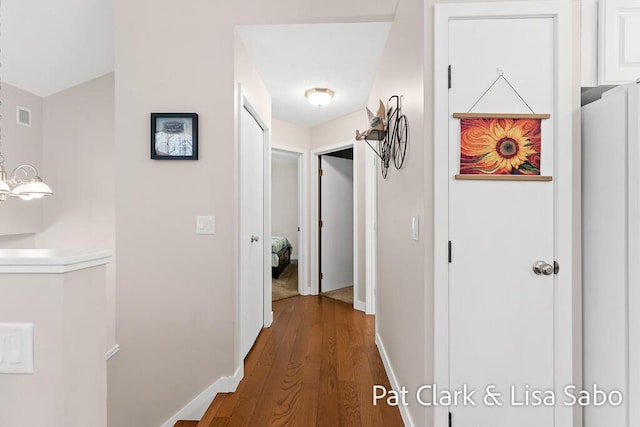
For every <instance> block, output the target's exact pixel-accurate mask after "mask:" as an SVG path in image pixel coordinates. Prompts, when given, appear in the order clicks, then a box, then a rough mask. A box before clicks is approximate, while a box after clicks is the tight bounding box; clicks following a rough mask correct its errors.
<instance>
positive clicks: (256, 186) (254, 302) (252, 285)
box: [239, 108, 268, 358]
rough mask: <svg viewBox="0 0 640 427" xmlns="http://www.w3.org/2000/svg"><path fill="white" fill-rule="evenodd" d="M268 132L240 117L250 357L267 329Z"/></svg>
mask: <svg viewBox="0 0 640 427" xmlns="http://www.w3.org/2000/svg"><path fill="white" fill-rule="evenodd" d="M263 169H264V129H263V128H262V127H261V126H260V124H259V123H258V122H257V121H256V119H255V118H254V117H253V115H252V114H251V113H250V112H249V111H248V110H247V109H246V108H242V112H241V117H240V261H239V262H240V351H241V356H242V358H244V357H246V355H247V353H249V350H251V347H252V346H253V343H254V342H255V341H256V338H257V337H258V334H259V333H260V330H261V329H262V326H263V311H264V305H263V302H264V283H263V282H264V245H263V241H262V239H264V238H268V236H267V237H265V236H264V222H263V221H264V219H263V216H264V174H263Z"/></svg>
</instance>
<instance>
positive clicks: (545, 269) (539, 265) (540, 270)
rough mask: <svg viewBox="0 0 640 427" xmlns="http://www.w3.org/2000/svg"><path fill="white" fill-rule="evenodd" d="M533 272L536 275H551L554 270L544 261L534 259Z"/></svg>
mask: <svg viewBox="0 0 640 427" xmlns="http://www.w3.org/2000/svg"><path fill="white" fill-rule="evenodd" d="M533 272H534V273H536V274H537V275H538V276H551V275H552V274H553V272H554V268H553V265H551V264H547V263H546V262H544V261H536V262H534V263H533Z"/></svg>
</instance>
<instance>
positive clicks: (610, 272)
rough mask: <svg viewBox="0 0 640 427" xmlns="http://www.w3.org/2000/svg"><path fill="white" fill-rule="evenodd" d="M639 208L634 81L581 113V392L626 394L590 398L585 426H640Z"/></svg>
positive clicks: (638, 92)
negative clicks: (607, 399) (598, 399)
mask: <svg viewBox="0 0 640 427" xmlns="http://www.w3.org/2000/svg"><path fill="white" fill-rule="evenodd" d="M639 203H640V84H638V83H635V84H629V85H625V86H619V87H616V88H614V89H611V90H610V91H608V92H605V93H604V94H603V96H602V98H601V99H600V100H598V101H595V102H593V103H591V104H588V105H585V106H584V107H583V108H582V273H583V363H584V364H583V370H584V375H583V378H584V385H583V388H584V389H586V390H588V391H589V392H590V394H591V396H593V395H594V387H597V388H598V389H599V390H602V391H605V392H606V393H611V392H612V391H613V390H617V391H619V392H620V394H621V395H622V396H623V401H622V403H621V404H620V405H615V404H613V405H612V404H611V402H608V403H607V404H606V405H603V406H598V405H597V404H596V402H594V401H593V399H592V401H591V402H590V404H589V405H588V406H585V407H584V421H585V422H584V426H585V427H638V426H640V207H639ZM600 396H602V395H600ZM614 403H616V402H614Z"/></svg>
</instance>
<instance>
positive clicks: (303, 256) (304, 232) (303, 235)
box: [269, 145, 311, 295]
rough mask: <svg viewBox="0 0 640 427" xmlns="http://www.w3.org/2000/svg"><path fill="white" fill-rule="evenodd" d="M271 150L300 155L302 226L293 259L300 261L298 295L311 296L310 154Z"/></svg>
mask: <svg viewBox="0 0 640 427" xmlns="http://www.w3.org/2000/svg"><path fill="white" fill-rule="evenodd" d="M271 150H272V151H280V152H286V153H295V154H297V155H298V224H299V225H300V232H299V233H298V258H291V259H298V293H299V294H300V295H309V294H310V293H311V292H310V291H311V289H310V285H309V257H308V256H307V247H308V246H309V245H308V242H309V224H308V218H309V201H308V200H309V195H308V192H307V187H308V185H307V184H308V182H309V171H308V167H307V164H308V163H309V160H308V159H309V152H308V151H307V150H302V149H299V148H294V147H285V146H281V145H272V146H271ZM269 197H271V192H269ZM269 265H271V264H269Z"/></svg>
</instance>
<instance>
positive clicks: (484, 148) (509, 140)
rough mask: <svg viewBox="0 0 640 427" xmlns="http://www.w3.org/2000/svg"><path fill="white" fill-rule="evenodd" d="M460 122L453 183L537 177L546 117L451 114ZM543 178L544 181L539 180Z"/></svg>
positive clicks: (547, 116) (533, 115)
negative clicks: (457, 164)
mask: <svg viewBox="0 0 640 427" xmlns="http://www.w3.org/2000/svg"><path fill="white" fill-rule="evenodd" d="M453 117H455V118H458V119H460V174H459V175H457V176H456V179H472V178H471V176H473V175H476V176H482V177H483V179H487V180H488V179H491V177H496V178H498V180H504V179H501V177H504V176H512V177H521V178H522V180H535V181H543V180H547V179H546V177H541V176H540V158H541V153H542V132H541V121H542V120H544V119H548V118H549V117H550V116H549V115H548V114H495V113H485V114H482V113H454V114H453ZM543 178H544V179H543Z"/></svg>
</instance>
